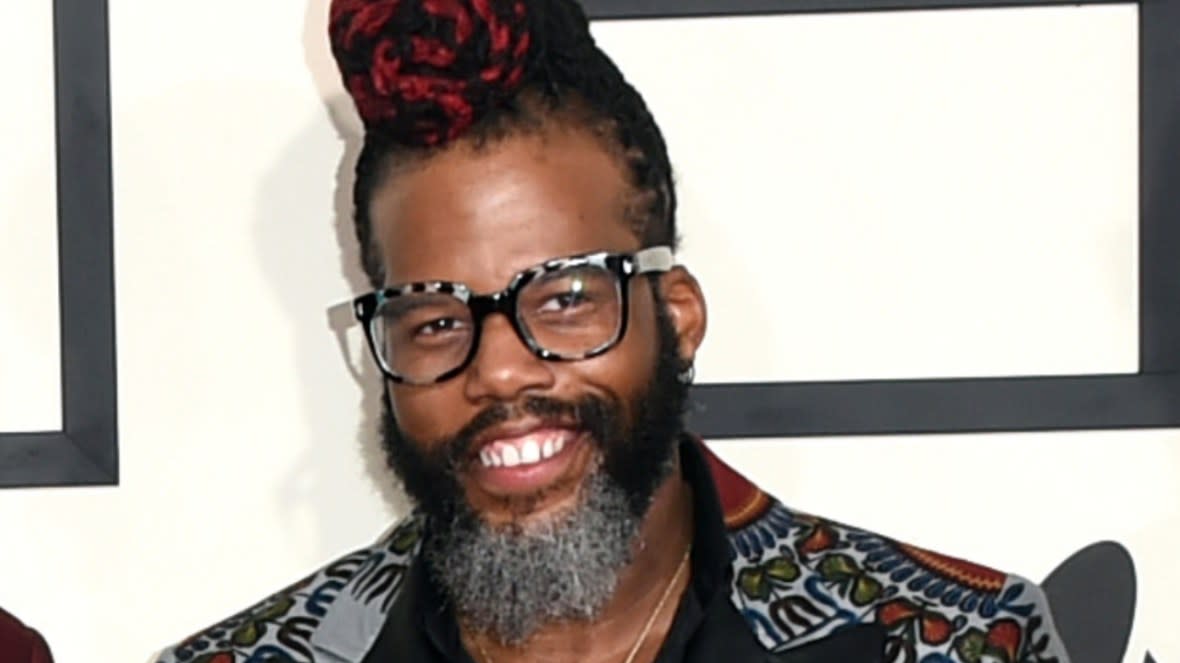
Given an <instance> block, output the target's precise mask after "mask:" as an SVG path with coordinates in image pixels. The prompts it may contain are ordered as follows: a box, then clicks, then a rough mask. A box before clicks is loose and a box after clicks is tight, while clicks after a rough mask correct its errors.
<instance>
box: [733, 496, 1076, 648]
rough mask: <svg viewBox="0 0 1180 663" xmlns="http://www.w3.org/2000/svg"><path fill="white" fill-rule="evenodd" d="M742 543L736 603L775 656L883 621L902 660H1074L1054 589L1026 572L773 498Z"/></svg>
mask: <svg viewBox="0 0 1180 663" xmlns="http://www.w3.org/2000/svg"><path fill="white" fill-rule="evenodd" d="M730 544H731V551H732V553H733V558H732V564H733V576H732V577H733V586H732V587H731V591H730V596H731V600H732V602H733V604H734V607H735V608H737V609H738V611H739V612H741V613H742V615H743V616H744V617H745V618H746V620H747V623H748V624H749V625H750V627H751V628H752V629H753V630H754V631H755V634H756V635H757V637H758V639H759V640H760V641H761V642H762V643H763V645H764V646H766V647H767V648H768V649H772V650H777V649H789V648H793V647H795V646H799V645H803V644H807V643H809V642H813V641H815V640H818V639H820V638H824V637H827V636H828V635H831V634H832V633H834V632H836V631H838V630H839V629H841V628H844V627H846V626H850V625H854V624H864V623H876V624H880V625H881V626H883V627H885V629H886V632H887V638H886V659H887V660H890V661H923V663H960V662H962V663H978V662H979V661H982V660H997V661H1003V662H1005V663H1018V662H1020V663H1025V662H1027V663H1032V662H1041V663H1048V662H1049V661H1057V662H1058V663H1065V662H1066V661H1068V657H1067V656H1066V655H1065V650H1064V648H1063V646H1062V644H1061V642H1060V639H1059V637H1058V636H1057V634H1056V632H1055V629H1054V626H1053V623H1052V617H1051V615H1050V613H1049V608H1048V604H1047V601H1046V599H1045V596H1044V593H1043V592H1042V591H1041V589H1040V588H1039V587H1038V586H1037V585H1036V584H1035V583H1033V582H1030V581H1028V580H1026V579H1024V578H1021V577H1019V576H1016V575H1012V574H1007V573H1003V572H1001V571H997V570H994V569H990V568H987V567H985V566H982V565H979V564H975V563H972V562H969V561H966V560H962V559H958V558H955V557H950V556H946V555H942V554H939V553H936V552H932V551H929V550H925V549H923V548H919V547H917V546H912V545H908V544H905V543H902V542H899V541H896V540H893V539H890V538H888V537H886V536H882V535H880V534H876V533H873V532H869V531H866V530H863V529H859V528H855V527H850V526H847V525H843V524H840V523H837V522H833V521H831V520H827V519H824V518H820V517H816V516H812V515H808V514H803V513H799V512H796V511H792V510H790V509H788V508H787V507H785V506H783V505H782V504H780V503H778V502H777V501H773V500H772V501H770V503H769V505H768V507H767V510H766V512H765V513H764V514H763V515H762V516H761V517H759V518H757V519H754V520H752V521H750V522H749V523H748V524H747V525H746V526H745V527H742V528H740V529H737V530H731V532H730Z"/></svg>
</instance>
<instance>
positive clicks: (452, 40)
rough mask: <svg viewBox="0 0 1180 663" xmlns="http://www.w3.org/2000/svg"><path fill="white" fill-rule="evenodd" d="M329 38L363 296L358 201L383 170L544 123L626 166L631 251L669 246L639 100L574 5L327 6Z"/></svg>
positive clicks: (648, 124) (670, 232)
mask: <svg viewBox="0 0 1180 663" xmlns="http://www.w3.org/2000/svg"><path fill="white" fill-rule="evenodd" d="M329 32H330V35H331V40H332V52H333V55H334V56H335V58H336V63H337V65H338V67H339V69H340V73H341V76H342V78H343V80H344V85H345V87H346V89H347V90H348V92H349V94H350V95H351V97H352V99H353V102H354V103H355V105H356V108H357V112H358V113H359V114H360V117H361V120H362V122H363V123H364V126H365V136H364V145H363V147H362V148H361V153H360V156H359V158H358V160H357V164H356V183H355V185H354V188H353V203H354V214H355V217H354V219H355V225H356V234H357V239H358V240H359V242H360V246H361V255H362V262H363V266H364V269H365V272H366V273H367V275H368V277H369V279H370V281H371V282H372V283H373V286H374V287H380V286H381V285H382V284H383V281H384V270H383V267H382V262H381V258H380V255H379V254H378V252H377V250H376V248H375V246H374V242H373V241H372V239H373V237H372V235H373V228H372V225H373V224H372V219H371V218H370V201H371V199H372V197H373V193H374V191H375V189H376V188H377V187H378V186H379V184H380V183H381V182H382V181H383V179H384V178H385V177H386V176H387V175H388V174H389V173H390V172H391V169H392V167H393V165H394V164H395V163H397V164H399V165H404V164H412V163H416V162H418V161H419V160H422V159H426V158H429V156H430V155H431V154H432V153H434V152H435V151H437V150H439V149H441V148H442V147H443V146H445V145H446V144H447V143H449V142H451V141H455V140H458V139H463V140H469V141H471V142H472V143H473V144H474V145H475V146H476V147H479V146H482V145H484V144H487V143H489V142H493V141H495V140H498V139H500V138H503V137H505V136H507V135H511V134H513V133H520V132H529V131H535V130H537V129H539V128H540V127H542V126H544V125H545V123H546V122H547V121H557V122H563V123H565V124H567V125H568V126H574V127H579V128H583V129H586V130H589V131H591V132H592V133H593V134H594V135H595V136H597V137H599V138H600V139H601V140H602V142H603V144H604V146H605V147H607V149H609V150H610V151H611V152H612V153H613V154H615V155H617V156H618V158H620V159H621V161H622V162H623V163H624V164H625V165H626V169H627V172H628V175H629V177H630V184H631V186H632V189H633V192H634V196H633V200H632V203H631V204H630V205H629V206H628V208H629V211H628V218H627V219H626V220H627V222H628V223H630V224H631V226H632V229H633V230H634V231H635V233H636V235H637V236H638V237H639V238H640V240H641V242H642V243H643V245H644V246H651V245H655V244H668V245H673V244H674V243H675V240H676V224H675V212H676V194H675V190H674V188H673V183H672V168H671V164H670V163H669V160H668V151H667V146H666V145H665V143H664V138H663V136H662V135H661V133H660V130H659V127H658V126H656V123H655V120H654V119H653V118H652V115H651V113H650V111H649V110H648V108H647V104H646V103H645V102H644V100H643V97H641V96H640V94H639V93H638V92H637V91H636V90H635V88H634V87H632V86H631V85H630V84H629V83H628V82H627V81H626V79H624V77H623V75H622V73H621V72H620V71H619V69H618V67H617V66H616V65H615V63H614V62H612V61H611V59H610V58H609V57H607V55H606V54H605V53H604V52H603V51H602V50H601V49H600V48H599V47H598V46H597V45H596V44H595V42H594V39H593V37H592V36H591V35H590V28H589V21H588V19H587V17H586V14H585V13H584V12H583V10H582V8H581V6H580V5H579V4H578V2H577V1H576V0H333V2H332V7H331V12H330V20H329Z"/></svg>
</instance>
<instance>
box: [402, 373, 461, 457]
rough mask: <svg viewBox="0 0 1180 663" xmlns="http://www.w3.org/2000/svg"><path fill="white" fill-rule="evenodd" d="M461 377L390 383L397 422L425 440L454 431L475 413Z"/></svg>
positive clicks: (408, 431)
mask: <svg viewBox="0 0 1180 663" xmlns="http://www.w3.org/2000/svg"><path fill="white" fill-rule="evenodd" d="M458 384H459V381H458V380H450V381H448V382H444V383H443V384H439V385H433V386H429V387H404V386H396V385H394V386H391V387H390V390H389V401H390V405H391V406H392V408H393V416H394V418H395V419H396V420H397V424H398V426H399V427H400V428H401V429H402V432H404V433H405V434H406V435H408V436H409V437H411V438H413V439H415V440H419V441H421V442H425V443H432V442H437V441H439V440H443V439H446V438H448V437H450V436H451V435H453V434H454V433H455V432H456V431H457V430H458V429H459V428H460V427H462V426H463V424H465V423H466V422H467V421H468V420H469V419H470V418H471V416H473V414H474V413H467V412H466V410H465V405H464V403H465V401H464V399H463V394H462V391H461V389H460V388H458Z"/></svg>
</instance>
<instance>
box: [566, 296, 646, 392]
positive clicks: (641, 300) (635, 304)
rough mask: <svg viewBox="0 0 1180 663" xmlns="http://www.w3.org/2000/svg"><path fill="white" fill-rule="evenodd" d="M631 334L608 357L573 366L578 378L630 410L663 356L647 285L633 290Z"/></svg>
mask: <svg viewBox="0 0 1180 663" xmlns="http://www.w3.org/2000/svg"><path fill="white" fill-rule="evenodd" d="M633 288H634V289H633V290H632V293H631V294H632V298H631V299H632V301H631V302H630V314H629V320H628V321H627V331H626V333H625V334H624V336H623V340H622V341H620V342H619V344H618V345H616V346H615V347H614V348H611V349H610V350H609V351H608V352H607V353H606V354H604V355H602V356H600V357H595V358H594V359H590V360H587V361H582V362H575V363H573V364H571V365H570V367H571V368H574V369H576V373H577V376H578V378H579V379H580V380H581V381H582V382H584V383H586V384H588V385H590V386H591V387H592V388H594V389H595V390H598V391H605V392H607V393H609V394H611V395H612V396H614V397H616V398H618V399H619V400H620V401H622V402H623V403H624V404H625V405H627V406H628V407H630V405H631V404H632V403H634V402H635V400H636V398H637V397H638V395H639V393H640V391H641V390H642V389H643V388H645V387H646V386H647V384H648V382H649V381H650V380H651V377H652V375H653V372H654V371H655V368H656V360H657V358H658V355H659V333H658V329H657V324H656V316H655V308H654V306H653V302H652V297H651V292H650V290H649V289H648V286H647V284H644V283H641V284H637V285H635V286H633Z"/></svg>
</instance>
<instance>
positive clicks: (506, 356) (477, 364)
mask: <svg viewBox="0 0 1180 663" xmlns="http://www.w3.org/2000/svg"><path fill="white" fill-rule="evenodd" d="M464 375H465V377H464V379H465V384H464V393H465V395H466V397H467V398H468V399H469V400H471V401H472V402H479V401H488V400H493V401H512V400H516V399H518V398H519V397H520V396H521V395H522V394H524V393H526V392H529V391H537V390H543V389H548V388H551V387H553V385H554V382H555V376H554V373H553V362H549V361H545V360H543V359H541V358H539V357H537V356H536V355H535V354H533V352H532V350H530V349H529V348H528V346H526V345H525V344H524V341H523V340H522V339H521V338H520V336H518V335H517V333H516V330H515V329H514V328H513V327H512V323H511V322H510V321H509V319H508V317H507V316H506V315H504V314H500V313H495V314H492V315H489V316H487V317H486V318H484V320H483V329H482V332H481V334H480V340H479V347H478V348H477V349H476V353H475V357H474V358H473V359H472V360H471V365H469V366H468V367H467V370H466V371H465V373H464Z"/></svg>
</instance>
